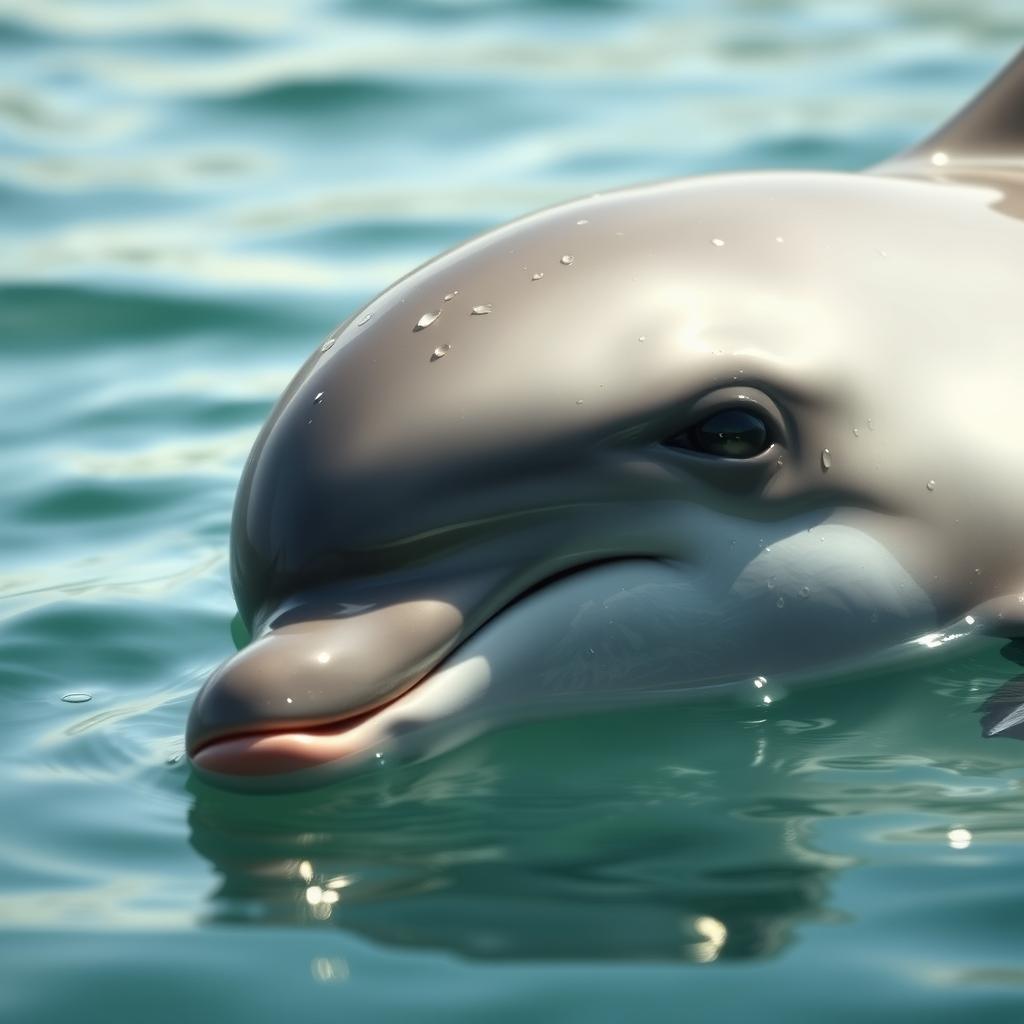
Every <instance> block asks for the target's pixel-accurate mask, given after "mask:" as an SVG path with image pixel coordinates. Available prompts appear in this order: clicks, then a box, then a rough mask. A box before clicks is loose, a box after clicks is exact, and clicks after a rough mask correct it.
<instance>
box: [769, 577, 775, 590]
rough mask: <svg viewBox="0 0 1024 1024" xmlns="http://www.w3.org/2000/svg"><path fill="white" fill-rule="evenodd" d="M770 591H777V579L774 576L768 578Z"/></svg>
mask: <svg viewBox="0 0 1024 1024" xmlns="http://www.w3.org/2000/svg"><path fill="white" fill-rule="evenodd" d="M768 589H769V590H774V589H775V577H774V576H769V577H768Z"/></svg>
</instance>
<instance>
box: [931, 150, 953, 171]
mask: <svg viewBox="0 0 1024 1024" xmlns="http://www.w3.org/2000/svg"><path fill="white" fill-rule="evenodd" d="M948 163H949V154H948V153H943V152H942V150H941V149H937V150H936V151H935V152H934V153H932V166H933V167H945V166H946V164H948Z"/></svg>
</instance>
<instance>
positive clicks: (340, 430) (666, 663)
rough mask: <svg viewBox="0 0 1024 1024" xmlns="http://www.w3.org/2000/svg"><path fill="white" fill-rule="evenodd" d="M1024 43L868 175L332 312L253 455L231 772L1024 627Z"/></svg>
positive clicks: (817, 178) (590, 218) (545, 225)
mask: <svg viewBox="0 0 1024 1024" xmlns="http://www.w3.org/2000/svg"><path fill="white" fill-rule="evenodd" d="M1022 216H1024V53H1022V54H1021V55H1018V57H1017V58H1016V59H1015V60H1014V61H1013V62H1012V63H1011V64H1010V65H1009V67H1007V68H1006V69H1005V70H1004V71H1003V72H1002V73H1001V74H1000V75H999V76H998V77H997V78H996V79H995V80H994V81H993V82H992V83H991V84H990V85H989V86H988V87H987V88H986V89H984V90H983V91H982V92H981V93H980V94H979V95H978V96H977V97H976V98H975V99H974V100H973V101H972V102H971V103H970V104H969V105H968V106H967V107H966V108H965V109H964V110H963V111H962V112H961V113H960V114H958V115H957V116H955V117H954V118H953V119H952V120H951V121H950V122H949V123H948V124H947V125H945V126H944V127H943V128H941V129H940V130H939V131H938V132H936V133H935V134H933V135H932V136H931V137H930V138H928V139H927V140H926V141H925V142H923V143H922V144H920V145H918V146H916V147H914V148H912V149H910V150H909V151H907V152H905V153H901V154H899V155H897V156H895V157H893V158H892V159H890V160H888V161H886V162H884V163H882V164H880V165H878V166H876V167H873V168H871V169H869V170H868V171H867V172H865V173H859V174H851V173H828V172H776V171H772V172H759V173H736V174H723V175H713V176H707V177H700V178H694V179H688V180H679V181H670V182H667V183H660V184H649V185H642V186H639V187H633V188H628V189H624V190H622V191H616V192H611V193H607V194H601V195H594V196H590V197H587V198H583V199H577V200H575V201H572V202H568V203H565V204H563V205H558V206H555V207H552V208H550V209H546V210H542V211H540V212H538V213H534V214H531V215H529V216H526V217H524V218H522V219H520V220H517V221H514V222H512V223H511V224H508V225H506V226H503V227H499V228H497V229H496V230H493V231H489V232H487V233H486V234H483V235H481V236H479V237H477V238H474V239H472V240H470V241H468V242H466V243H464V244H462V245H460V246H458V247H456V248H454V249H452V250H450V251H448V252H446V253H444V254H442V255H440V256H438V257H437V258H435V259H434V260H432V261H430V262H429V263H426V264H425V265H423V266H422V267H420V268H419V269H417V270H415V271H413V272H412V273H410V274H409V275H407V276H406V277H404V278H402V279H401V280H400V281H398V282H397V283H396V284H394V285H393V286H391V287H390V288H388V289H387V290H386V291H384V292H382V293H381V294H380V295H378V296H377V297H376V298H375V299H373V300H372V301H371V302H370V303H369V304H368V305H367V306H366V307H365V308H363V309H361V310H359V311H358V312H356V313H355V314H353V315H352V316H351V317H350V318H349V319H348V320H346V321H345V322H344V323H343V324H342V325H341V326H340V327H338V328H337V329H336V330H334V331H333V332H332V333H331V334H330V335H329V336H328V337H327V338H326V340H324V341H323V343H322V344H319V345H318V346H317V347H316V349H315V351H314V352H313V353H312V355H310V357H309V358H308V359H307V360H306V362H305V363H304V364H303V366H302V367H301V368H300V370H299V371H298V373H297V374H296V376H295V377H294V379H293V380H292V381H291V383H290V384H289V385H288V387H287V389H286V390H285V392H284V394H283V395H282V396H281V398H280V400H279V401H278V403H277V404H276V406H275V407H274V409H273V411H272V413H271V415H270V418H269V420H268V421H267V423H266V425H265V426H264V427H263V429H262V431H261V432H260V434H259V436H258V437H257V439H256V442H255V445H254V447H253V449H252V452H251V454H250V456H249V459H248V461H247V463H246V465H245V468H244V471H243V474H242V480H241V484H240V487H239V491H238V496H237V499H236V504H235V508H234V516H233V522H232V537H231V575H232V583H233V587H234V592H235V596H236V598H237V602H238V608H239V614H240V616H241V619H242V621H243V622H244V623H245V625H246V627H247V628H248V629H249V631H250V634H251V636H252V637H253V640H252V642H251V643H250V644H249V645H248V646H247V647H245V648H244V649H242V650H241V651H240V652H239V653H237V654H235V655H234V656H233V657H231V658H229V659H228V660H227V661H226V662H225V663H224V664H222V665H221V666H220V667H219V668H217V669H216V670H215V671H214V672H213V673H212V675H211V676H210V677H209V679H208V681H207V682H206V684H205V685H204V686H203V687H202V689H201V691H200V692H199V694H198V696H197V697H196V700H195V702H194V705H193V707H192V711H191V715H190V718H189V722H188V729H187V739H186V745H187V750H188V753H189V757H190V759H191V762H192V764H193V766H194V767H195V768H196V769H197V770H198V772H199V773H200V774H201V775H203V776H208V777H210V778H213V779H215V780H219V781H222V782H227V783H228V784H230V783H233V782H235V783H239V784H253V785H271V786H272V785H277V784H282V785H292V784H294V785H303V784H308V783H310V782H315V781H316V780H317V779H319V778H321V777H323V776H324V774H325V773H327V774H330V773H332V772H333V771H335V770H337V769H340V768H342V767H348V766H354V765H361V764H366V763H368V762H370V763H372V761H373V760H374V758H378V759H379V758H380V757H381V756H382V754H384V753H385V752H387V751H391V750H395V751H399V752H410V753H411V754H414V755H420V754H424V753H429V752H432V751H434V750H438V749H442V748H444V747H445V746H450V745H453V744H456V743H458V742H461V741H462V740H463V739H465V738H466V737H467V736H468V735H471V734H473V733H474V732H476V731H479V730H480V729H482V728H484V727H486V726H487V725H489V724H491V723H501V722H504V721H508V720H510V719H512V718H515V717H524V716H525V717H531V716H544V715H551V714H557V713H564V712H566V711H579V710H582V709H586V708H592V707H602V706H614V705H615V704H616V702H622V701H639V700H662V701H664V700H666V699H668V698H669V695H673V694H677V693H684V692H685V693H705V692H716V691H719V690H721V689H722V688H723V687H725V688H731V689H733V690H735V691H736V692H738V693H740V694H742V695H746V696H744V699H747V698H748V697H749V699H750V700H752V701H754V702H763V703H768V702H770V701H771V700H772V699H773V693H777V692H778V687H780V686H788V685H793V684H795V683H799V682H801V681H803V680H810V679H820V678H822V677H823V676H829V677H833V676H836V675H837V674H842V673H844V672H846V671H848V670H860V669H862V668H863V667H865V666H867V665H870V664H873V663H874V662H876V661H880V660H883V661H890V660H891V659H892V658H894V657H899V656H903V655H904V654H907V653H908V652H927V651H929V650H930V649H932V648H934V647H937V646H941V645H942V644H943V643H944V642H946V641H948V640H949V639H951V638H955V637H958V636H962V635H965V634H970V633H974V632H980V631H986V632H989V633H995V634H997V635H1000V636H1007V637H1012V636H1017V635H1019V634H1020V633H1021V632H1024V629H1022V627H1024V519H1022V516H1021V511H1020V510H1021V509H1022V508H1024V475H1022V474H1021V473H1020V472H1018V463H1019V460H1020V453H1021V451H1022V450H1024V441H1022V437H1024V344H1022V342H1024V338H1022V332H1024V323H1022V320H1021V316H1020V312H1019V309H1020V295H1021V268H1022V267H1024V224H1022V222H1021V218H1022Z"/></svg>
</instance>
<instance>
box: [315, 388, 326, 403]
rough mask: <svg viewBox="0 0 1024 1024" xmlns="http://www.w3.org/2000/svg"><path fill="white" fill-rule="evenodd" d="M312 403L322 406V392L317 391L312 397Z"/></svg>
mask: <svg viewBox="0 0 1024 1024" xmlns="http://www.w3.org/2000/svg"><path fill="white" fill-rule="evenodd" d="M313 401H314V402H315V403H316V404H317V405H323V404H324V393H323V392H322V391H318V392H317V393H316V394H315V395H314V396H313Z"/></svg>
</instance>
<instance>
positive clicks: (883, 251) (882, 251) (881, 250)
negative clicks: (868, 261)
mask: <svg viewBox="0 0 1024 1024" xmlns="http://www.w3.org/2000/svg"><path fill="white" fill-rule="evenodd" d="M875 252H876V253H878V255H879V256H881V257H882V259H883V260H884V259H885V258H886V257H887V256H888V255H889V254H888V253H887V252H886V251H885V250H884V249H876V250H875Z"/></svg>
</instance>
